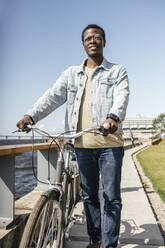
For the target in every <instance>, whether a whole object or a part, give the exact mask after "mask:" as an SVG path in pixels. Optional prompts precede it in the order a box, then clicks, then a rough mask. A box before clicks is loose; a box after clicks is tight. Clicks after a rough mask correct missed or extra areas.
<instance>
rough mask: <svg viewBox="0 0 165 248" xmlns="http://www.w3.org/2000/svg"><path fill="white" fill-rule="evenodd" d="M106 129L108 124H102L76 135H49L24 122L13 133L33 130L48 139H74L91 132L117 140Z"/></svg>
mask: <svg viewBox="0 0 165 248" xmlns="http://www.w3.org/2000/svg"><path fill="white" fill-rule="evenodd" d="M108 129H109V124H108V123H104V125H103V126H95V127H89V128H86V129H84V130H82V131H79V132H77V133H75V131H71V132H74V134H66V133H63V134H53V135H49V134H48V133H46V132H45V131H43V130H41V129H39V128H37V127H32V125H31V124H30V123H29V122H25V123H24V125H23V127H22V128H20V129H18V130H16V131H14V132H13V133H15V132H29V131H31V130H34V131H35V132H36V133H38V134H40V135H42V136H45V137H49V138H63V139H76V138H78V137H80V136H82V135H83V134H84V133H89V132H93V133H96V134H101V135H103V136H107V135H110V136H111V137H113V138H114V139H118V138H117V137H116V136H115V135H113V134H109V132H108Z"/></svg>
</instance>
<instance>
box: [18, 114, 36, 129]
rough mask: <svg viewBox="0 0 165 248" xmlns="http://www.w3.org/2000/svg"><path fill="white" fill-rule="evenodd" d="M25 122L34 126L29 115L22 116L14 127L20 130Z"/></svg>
mask: <svg viewBox="0 0 165 248" xmlns="http://www.w3.org/2000/svg"><path fill="white" fill-rule="evenodd" d="M25 122H30V124H32V125H33V124H34V121H33V119H32V117H31V116H30V115H24V117H23V118H22V119H21V120H20V121H19V122H17V124H16V125H17V127H18V128H22V127H23V125H24V123H25Z"/></svg>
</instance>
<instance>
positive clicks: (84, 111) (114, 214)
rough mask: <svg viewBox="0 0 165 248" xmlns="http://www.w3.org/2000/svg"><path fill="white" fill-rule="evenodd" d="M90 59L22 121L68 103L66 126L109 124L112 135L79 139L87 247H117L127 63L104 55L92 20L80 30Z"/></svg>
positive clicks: (70, 71) (100, 33) (79, 127)
mask: <svg viewBox="0 0 165 248" xmlns="http://www.w3.org/2000/svg"><path fill="white" fill-rule="evenodd" d="M82 43H83V46H84V49H85V51H86V53H87V56H88V57H87V59H86V60H85V61H84V62H83V63H82V64H81V65H80V66H72V67H69V68H68V69H67V70H66V71H64V72H63V74H62V75H61V76H60V77H59V78H58V80H57V81H56V83H55V84H54V86H53V87H52V88H51V89H48V90H47V91H46V92H45V94H44V95H43V96H42V97H41V98H40V99H39V100H38V101H37V102H36V103H35V104H34V106H33V107H32V108H31V109H30V110H29V111H28V112H27V113H26V115H25V116H24V117H23V119H22V120H20V121H19V122H18V123H17V126H18V127H19V128H21V127H22V125H23V123H24V122H25V121H30V122H31V123H32V124H34V123H36V122H37V121H39V120H41V119H42V118H44V117H46V116H47V115H48V114H50V113H51V112H52V111H54V110H55V109H56V108H58V107H59V106H60V105H62V104H63V103H64V102H67V106H66V117H65V128H66V130H73V131H74V130H82V129H84V128H86V127H90V126H96V125H97V126H98V125H103V124H104V123H105V122H106V123H109V125H110V128H109V133H111V134H114V136H116V139H115V138H114V139H113V138H112V137H111V136H110V135H109V136H106V137H105V136H100V135H97V136H94V135H93V134H85V135H84V136H82V137H80V138H78V139H76V140H75V152H76V156H77V161H78V166H79V173H80V179H81V187H82V191H83V203H84V209H85V214H86V220H87V231H88V234H89V237H90V243H89V245H88V246H87V247H88V248H100V247H102V248H110V247H117V243H118V237H119V229H120V215H121V208H122V204H121V195H120V181H121V167H122V158H123V153H124V152H123V139H122V130H121V122H122V121H123V120H124V118H125V114H126V108H127V104H128V97H129V86H128V76H127V72H126V70H125V68H124V67H123V66H121V65H116V64H112V63H110V62H108V61H107V60H106V59H105V58H104V57H103V49H104V47H105V43H106V39H105V33H104V30H103V29H102V28H101V27H99V26H97V25H95V24H91V25H88V26H87V27H86V28H85V29H84V30H83V32H82ZM99 173H101V179H102V185H103V197H104V212H103V221H102V227H101V213H100V202H99V197H98V189H99Z"/></svg>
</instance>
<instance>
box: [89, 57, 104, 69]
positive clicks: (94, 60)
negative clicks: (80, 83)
mask: <svg viewBox="0 0 165 248" xmlns="http://www.w3.org/2000/svg"><path fill="white" fill-rule="evenodd" d="M102 61H103V56H100V57H89V56H88V59H87V61H86V66H87V67H89V68H95V67H97V66H99V65H101V63H102Z"/></svg>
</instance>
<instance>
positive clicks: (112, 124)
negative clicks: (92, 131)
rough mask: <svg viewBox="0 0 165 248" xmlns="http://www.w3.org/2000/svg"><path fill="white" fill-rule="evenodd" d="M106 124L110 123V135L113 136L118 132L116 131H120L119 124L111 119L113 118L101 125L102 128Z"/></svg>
mask: <svg viewBox="0 0 165 248" xmlns="http://www.w3.org/2000/svg"><path fill="white" fill-rule="evenodd" d="M104 123H108V124H109V129H108V131H109V133H111V134H113V133H115V132H116V130H117V129H118V124H117V122H116V121H115V120H113V119H111V118H107V119H106V120H105V121H104V122H102V123H101V126H103V125H104Z"/></svg>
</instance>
